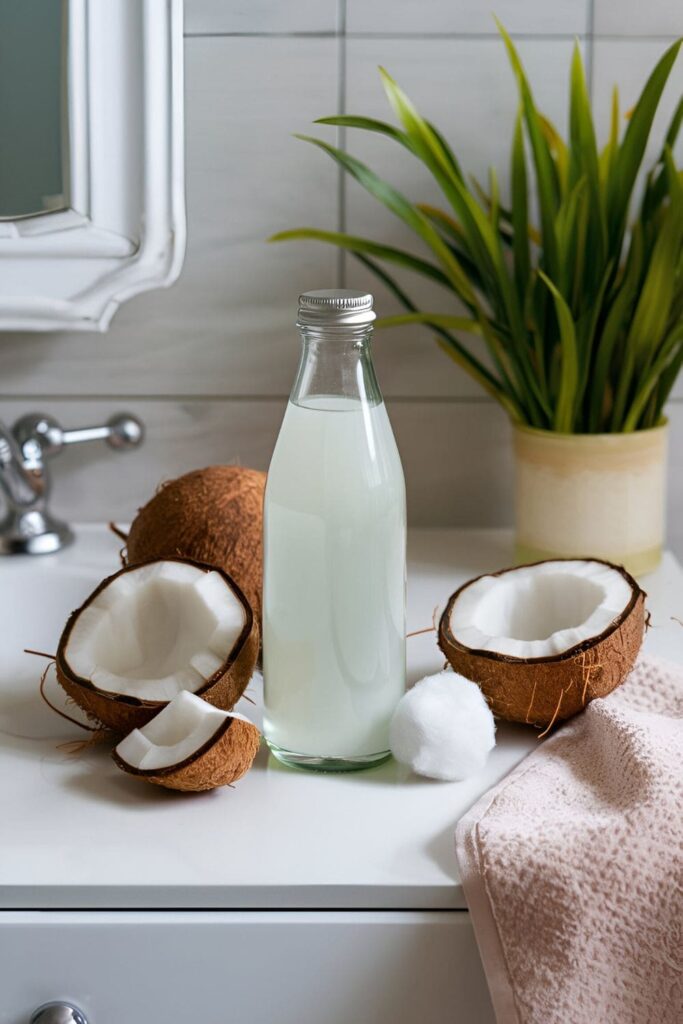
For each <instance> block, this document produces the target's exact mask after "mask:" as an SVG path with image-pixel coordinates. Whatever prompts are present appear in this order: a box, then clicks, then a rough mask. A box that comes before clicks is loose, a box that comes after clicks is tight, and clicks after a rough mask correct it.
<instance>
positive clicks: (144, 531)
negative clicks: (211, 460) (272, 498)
mask: <svg viewBox="0 0 683 1024" xmlns="http://www.w3.org/2000/svg"><path fill="white" fill-rule="evenodd" d="M265 485H266V474H265V473H261V472H260V471H258V470H256V469H245V468H243V467H242V466H208V467H207V468H206V469H196V470H194V471H193V472H192V473H186V474H185V475H184V476H180V477H178V478H177V479H176V480H169V481H168V482H166V483H163V484H161V486H160V487H159V488H158V490H157V492H156V494H155V495H154V497H153V498H152V499H151V500H150V501H148V502H147V504H146V505H145V506H144V507H143V508H141V509H140V510H139V512H138V514H137V516H136V517H135V519H134V520H133V523H132V525H131V528H130V532H129V534H128V540H127V542H126V548H127V555H126V557H127V561H128V564H130V565H133V564H139V563H140V562H146V561H149V560H150V559H155V558H173V557H176V556H179V557H181V558H191V559H193V560H195V561H197V562H204V563H205V564H206V565H215V566H217V567H218V568H220V569H224V570H225V572H227V573H228V574H229V575H230V576H231V577H232V579H234V580H235V581H236V582H237V584H238V585H239V586H240V587H241V588H242V590H243V591H244V593H245V594H246V595H247V598H248V599H249V603H250V604H251V606H252V608H253V609H254V613H255V614H256V617H257V618H258V619H259V621H260V618H261V591H262V589H263V493H264V490H265Z"/></svg>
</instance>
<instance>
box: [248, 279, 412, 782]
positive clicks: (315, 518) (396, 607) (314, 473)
mask: <svg viewBox="0 0 683 1024" xmlns="http://www.w3.org/2000/svg"><path fill="white" fill-rule="evenodd" d="M372 302H373V300H372V296H371V295H366V294H364V293H363V292H356V291H347V290H325V291H314V292H306V293H305V294H304V295H302V296H301V297H300V299H299V317H298V322H297V326H298V327H299V330H300V332H301V338H302V354H301V361H300V363H299V369H298V373H297V376H296V380H295V382H294V387H293V389H292V393H291V395H290V399H289V403H288V405H287V410H286V412H285V416H284V420H283V423H282V427H281V429H280V434H279V436H278V440H277V444H276V446H275V450H274V453H273V458H272V461H271V464H270V469H269V472H268V482H267V485H266V494H265V505H264V544H265V552H264V559H265V561H264V595H263V674H264V682H265V715H264V732H265V736H266V739H267V741H268V744H269V746H270V749H271V751H272V752H273V754H275V756H276V757H277V758H278V759H279V760H281V761H284V762H285V763H288V764H294V765H297V766H299V767H307V768H314V769H323V770H330V771H345V770H351V769H355V768H364V767H367V766H369V765H372V764H377V763H379V762H380V761H383V760H385V759H386V758H387V757H388V756H389V721H390V719H391V716H392V714H393V711H394V708H395V707H396V704H397V703H398V701H399V699H400V697H401V695H402V694H403V692H404V689H405V573H406V568H405V567H406V553H405V552H406V503H405V483H404V479H403V469H402V466H401V460H400V457H399V454H398V450H397V448H396V442H395V440H394V435H393V433H392V430H391V425H390V423H389V418H388V416H387V412H386V409H385V406H384V401H383V399H382V395H381V392H380V390H379V385H378V383H377V378H376V377H375V370H374V367H373V363H372V357H371V354H370V337H371V334H372V322H373V320H374V319H375V314H374V312H373V311H372Z"/></svg>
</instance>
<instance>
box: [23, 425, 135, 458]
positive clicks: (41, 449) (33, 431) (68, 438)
mask: <svg viewBox="0 0 683 1024" xmlns="http://www.w3.org/2000/svg"><path fill="white" fill-rule="evenodd" d="M12 433H13V434H14V437H15V438H16V441H17V444H18V445H19V447H20V448H21V452H22V455H23V457H24V459H26V460H27V461H28V462H31V463H35V462H42V460H43V459H45V458H47V457H49V456H52V455H57V454H59V452H60V451H61V450H62V448H63V447H64V445H67V444H82V443H83V442H84V441H106V442H107V444H108V445H109V446H110V447H111V448H114V449H117V450H119V451H122V450H125V449H127V448H136V447H137V446H138V445H140V444H142V442H143V440H144V436H145V428H144V425H143V423H142V421H141V420H139V419H138V418H137V417H136V416H132V415H131V414H130V413H116V415H115V416H112V417H111V418H110V419H109V420H107V422H106V423H105V424H103V425H102V426H101V427H79V428H77V429H75V430H63V429H62V427H61V426H60V425H59V423H58V422H57V420H56V419H54V418H53V417H52V416H43V415H42V414H41V413H28V414H27V415H26V416H22V417H21V419H18V420H17V422H16V423H15V424H14V426H13V428H12Z"/></svg>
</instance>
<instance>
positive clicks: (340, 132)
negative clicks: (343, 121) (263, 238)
mask: <svg viewBox="0 0 683 1024" xmlns="http://www.w3.org/2000/svg"><path fill="white" fill-rule="evenodd" d="M337 5H338V7H337V18H338V29H339V43H338V51H337V59H338V65H337V113H338V114H345V113H346V0H337ZM337 146H338V147H339V149H344V150H345V149H346V128H343V127H341V126H340V127H338V128H337ZM337 230H338V231H346V175H345V173H344V168H343V167H341V166H339V167H337ZM337 287H338V288H345V287H346V253H345V252H344V250H343V249H337Z"/></svg>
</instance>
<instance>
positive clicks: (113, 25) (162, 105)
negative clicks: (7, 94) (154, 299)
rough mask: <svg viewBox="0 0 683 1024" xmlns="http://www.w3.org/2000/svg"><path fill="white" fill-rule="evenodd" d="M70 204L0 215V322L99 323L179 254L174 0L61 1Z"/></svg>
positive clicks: (157, 281)
mask: <svg viewBox="0 0 683 1024" xmlns="http://www.w3.org/2000/svg"><path fill="white" fill-rule="evenodd" d="M64 2H65V12H66V19H67V52H66V68H65V71H66V76H65V77H66V84H67V104H66V106H67V108H68V130H67V138H68V145H67V153H66V160H65V163H66V165H67V167H68V189H67V194H68V197H69V198H68V201H69V204H70V208H69V209H66V210H56V211H53V212H45V213H40V214H36V215H35V216H29V217H21V218H18V219H17V220H2V221H0V330H24V331H51V330H84V331H106V330H107V328H108V327H109V324H110V322H111V318H112V317H113V315H114V313H115V312H116V310H117V309H118V307H119V305H120V304H121V303H122V302H124V301H125V300H126V299H128V298H130V297H131V296H133V295H137V294H138V293H139V292H143V291H147V290H148V289H151V288H160V287H166V286H168V285H170V284H172V283H173V281H175V280H176V278H177V277H178V274H179V273H180V269H181V267H182V262H183V257H184V252H185V194H184V138H183V0H116V2H115V3H109V2H106V3H103V2H102V0H64Z"/></svg>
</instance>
